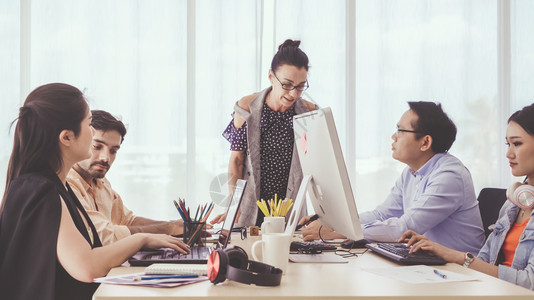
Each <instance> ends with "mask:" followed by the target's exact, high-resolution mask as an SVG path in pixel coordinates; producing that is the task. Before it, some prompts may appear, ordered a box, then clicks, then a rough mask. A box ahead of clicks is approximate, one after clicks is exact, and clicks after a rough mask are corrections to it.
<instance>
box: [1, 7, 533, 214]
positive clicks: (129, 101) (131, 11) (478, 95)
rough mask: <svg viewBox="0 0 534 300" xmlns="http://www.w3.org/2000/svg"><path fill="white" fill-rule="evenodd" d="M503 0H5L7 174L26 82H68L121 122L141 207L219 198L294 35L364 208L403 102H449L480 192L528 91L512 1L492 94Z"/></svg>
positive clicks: (312, 95)
mask: <svg viewBox="0 0 534 300" xmlns="http://www.w3.org/2000/svg"><path fill="white" fill-rule="evenodd" d="M499 3H500V2H499V0H490V1H488V0H472V1H464V0H452V1H442V0H430V1H426V0H382V1H364V0H361V1H360V0H356V1H355V2H350V0H348V1H344V0H333V1H320V0H306V1H305V0H291V1H276V0H263V1H260V0H257V1H250V0H230V1H217V0H197V1H194V0H150V1H148V0H137V1H131V0H121V1H107V0H80V1H68V0H49V1H27V0H24V1H18V0H4V1H3V2H2V5H1V6H0V38H1V40H2V43H1V44H0V65H1V66H2V68H1V69H0V90H1V91H2V99H1V101H2V102H1V103H2V109H1V110H0V142H1V143H2V146H3V147H1V148H0V179H1V180H2V182H4V180H5V173H6V168H7V160H8V158H9V154H10V151H11V145H12V135H10V134H9V125H10V122H11V121H12V120H13V119H14V118H15V117H16V116H17V113H18V106H19V105H20V104H21V102H22V101H23V99H24V98H25V96H26V94H27V92H29V90H31V89H34V88H35V87H37V86H39V85H41V84H44V83H49V82H66V83H70V84H72V85H75V86H77V87H78V88H80V89H82V90H84V92H85V93H86V95H87V96H88V98H89V101H90V105H91V108H92V109H104V110H107V111H109V112H111V113H112V114H115V115H119V116H121V117H122V120H123V121H124V122H125V123H126V124H127V126H128V134H127V135H126V139H125V141H124V144H123V147H122V148H121V150H120V151H119V155H118V157H117V160H116V161H115V164H114V165H113V167H112V168H111V171H110V172H109V174H108V178H109V179H110V181H111V183H112V185H113V187H114V188H115V189H116V190H117V191H118V192H119V193H120V194H121V196H122V197H123V200H124V201H125V203H126V205H127V206H128V207H129V208H131V209H133V210H134V211H135V212H136V213H138V214H139V215H142V216H146V217H151V218H157V219H174V218H177V216H178V215H177V212H176V211H175V209H174V207H173V206H172V202H171V201H172V200H173V199H177V198H178V197H182V198H183V197H185V198H186V199H187V200H188V202H189V203H190V205H191V207H194V206H196V205H197V204H203V203H206V202H208V201H211V199H212V196H214V195H215V194H218V193H222V194H224V193H225V192H226V187H225V186H224V185H223V186H222V187H221V186H219V182H218V181H217V179H218V178H223V177H224V174H225V173H226V170H227V163H228V158H229V150H228V149H229V145H228V143H227V142H226V140H224V138H223V137H222V136H221V132H222V131H223V130H224V128H225V126H226V125H227V124H228V122H229V121H230V120H231V113H232V111H233V109H232V108H233V105H234V103H235V102H236V101H237V100H238V99H239V98H240V97H242V96H245V95H248V94H250V93H253V92H256V91H259V90H261V89H263V88H265V87H267V84H268V81H267V72H268V69H269V65H270V60H271V58H272V55H273V54H274V52H275V51H276V48H277V46H278V45H279V44H280V43H282V42H283V41H284V40H285V39H287V38H291V39H299V40H302V44H301V48H302V49H303V50H304V51H305V52H306V53H307V54H308V56H309V58H310V66H311V68H310V72H309V82H310V88H309V89H308V90H307V91H306V94H305V97H306V98H308V99H309V100H312V101H314V102H316V103H317V104H319V105H320V106H322V107H325V106H330V107H332V110H333V112H334V117H335V120H336V125H337V129H338V133H339V136H340V140H341V143H342V147H343V149H344V155H345V160H346V161H347V162H353V163H350V164H348V165H347V168H348V169H349V173H350V174H351V176H352V178H351V181H352V185H353V190H354V193H355V197H356V203H357V205H358V208H359V210H360V211H363V210H367V209H372V208H373V207H374V206H376V205H377V204H378V203H380V202H381V201H383V199H384V197H385V196H386V195H387V193H388V192H389V189H390V188H391V186H393V184H394V180H395V179H396V178H397V177H398V175H399V174H400V171H401V170H402V168H403V167H404V166H403V164H401V163H399V162H397V161H395V160H393V159H392V158H391V142H392V140H391V135H392V134H393V132H394V129H395V125H396V123H397V121H398V119H399V118H400V116H401V114H402V112H403V111H405V110H407V109H408V105H407V104H406V102H407V101H419V100H428V101H438V102H441V103H442V105H443V107H444V109H445V111H446V112H448V113H449V115H450V117H451V118H452V119H453V120H454V121H455V122H456V125H457V127H458V136H457V140H456V142H455V144H454V145H453V147H452V149H451V153H452V154H454V155H456V156H457V157H459V158H460V159H461V160H462V161H463V162H464V163H465V165H466V166H467V167H468V168H469V169H470V171H471V173H472V175H473V179H474V182H475V186H476V189H477V192H478V191H479V190H480V189H481V188H483V187H486V186H494V187H504V186H505V185H507V184H508V183H509V181H510V180H511V176H510V175H509V173H510V172H509V170H508V169H506V168H503V167H502V164H501V163H500V162H502V160H505V158H504V156H503V155H501V154H502V153H503V150H504V136H501V135H500V132H501V131H502V128H504V127H505V126H506V124H505V120H503V118H502V117H501V116H500V114H499V109H500V108H501V107H503V106H505V107H507V108H508V109H509V110H510V111H512V112H513V111H515V110H517V109H519V108H520V107H522V106H524V105H527V104H529V103H531V102H532V101H533V99H534V98H533V97H532V94H533V93H534V90H533V89H534V88H533V87H532V85H531V84H529V83H530V82H532V80H529V79H532V77H533V76H534V75H532V71H531V70H532V69H533V68H532V66H533V64H534V54H532V51H531V49H532V46H533V45H534V38H533V36H534V35H533V31H534V26H533V25H532V22H530V18H531V16H532V15H533V13H534V3H533V2H531V1H526V0H516V1H511V6H510V7H511V10H510V11H511V12H510V15H509V16H508V17H509V18H510V20H511V34H510V36H508V38H509V39H510V46H511V54H512V55H511V72H510V74H508V76H509V79H510V80H511V97H510V98H509V99H502V98H500V97H499V96H498V91H497V89H498V86H499V84H500V82H499V76H498V75H499V74H498V67H497V65H498V61H499V55H500V52H499V42H500V40H499V39H498V31H499V26H500V25H499V23H498V15H499V13H500V8H499V7H500V6H499ZM193 4H194V9H193V10H192V11H193V12H194V15H191V14H190V15H188V5H193ZM191 8H192V7H191V6H190V7H189V9H190V10H189V11H191ZM351 8H354V9H353V10H351ZM21 12H22V13H21ZM24 12H29V13H24ZM347 18H350V19H347ZM188 20H190V21H191V20H192V21H193V24H194V26H188ZM21 24H22V25H21ZM190 24H191V23H190ZM24 26H29V30H23V29H24V28H25V27H24ZM350 26H354V27H350ZM351 32H355V34H354V35H351V34H350V33H351ZM188 43H189V44H188ZM191 43H192V44H191ZM351 43H354V44H355V51H354V53H353V52H350V50H349V49H350V47H348V45H349V44H351ZM21 45H22V46H21ZM188 49H193V51H194V53H193V54H194V55H192V53H188ZM188 57H194V60H192V61H189V60H188ZM25 58H29V59H25ZM351 59H352V60H351ZM349 61H354V63H349ZM188 70H189V71H191V70H192V71H194V74H195V76H194V78H188V76H187V74H188ZM351 72H353V74H355V79H354V80H352V79H350V78H352V77H349V76H348V75H347V74H350V73H351ZM25 86H27V87H28V88H27V89H28V90H24V87H25ZM350 88H354V90H355V97H354V98H351V99H349V98H348V95H347V89H350ZM188 91H189V93H188ZM191 91H194V93H191ZM188 95H194V98H191V97H190V99H188ZM351 107H353V108H355V109H353V110H352V109H350V108H351ZM188 111H189V112H192V113H191V114H188V113H187V112H188ZM350 124H354V125H350ZM348 144H354V145H355V147H354V149H349V148H347V145H348ZM192 146H194V147H192ZM188 149H194V150H193V151H191V150H188ZM191 152H193V153H191ZM501 174H504V176H503V175H501ZM221 176H222V177H221ZM500 176H501V177H504V178H505V180H502V179H499V178H501V177H500ZM223 181H224V180H223ZM223 184H224V182H223ZM3 188H4V186H3V184H2V185H0V192H2V193H3ZM218 189H219V190H220V191H219V190H218ZM210 191H211V192H212V193H210Z"/></svg>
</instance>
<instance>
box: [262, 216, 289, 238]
mask: <svg viewBox="0 0 534 300" xmlns="http://www.w3.org/2000/svg"><path fill="white" fill-rule="evenodd" d="M285 230H286V218H285V217H265V218H264V219H263V223H261V234H264V233H282V232H284V231H285Z"/></svg>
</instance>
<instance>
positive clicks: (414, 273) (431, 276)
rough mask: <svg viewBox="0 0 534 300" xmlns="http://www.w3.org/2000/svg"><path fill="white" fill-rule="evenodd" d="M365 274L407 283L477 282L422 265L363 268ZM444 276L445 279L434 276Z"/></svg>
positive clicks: (473, 278)
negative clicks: (368, 273)
mask: <svg viewBox="0 0 534 300" xmlns="http://www.w3.org/2000/svg"><path fill="white" fill-rule="evenodd" d="M362 270H364V271H366V272H370V273H374V274H378V275H381V276H385V277H389V278H394V279H398V280H402V281H404V282H407V283H438V282H455V281H472V280H478V279H477V278H475V277H473V276H468V275H465V274H460V273H455V272H451V271H446V270H441V269H438V268H433V267H429V266H424V265H416V266H402V267H388V268H364V269H362ZM434 270H437V271H438V272H439V273H440V274H444V275H446V278H443V277H442V276H440V275H438V274H436V273H435V272H434Z"/></svg>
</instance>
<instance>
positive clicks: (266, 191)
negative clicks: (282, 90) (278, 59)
mask: <svg viewBox="0 0 534 300" xmlns="http://www.w3.org/2000/svg"><path fill="white" fill-rule="evenodd" d="M294 115H295V107H294V106H293V107H291V109H289V110H288V111H286V112H277V111H273V110H272V109H270V108H269V106H268V105H267V104H266V103H264V104H263V111H262V116H261V120H260V130H261V138H260V160H261V161H260V167H261V174H260V176H261V183H260V198H261V199H264V200H269V199H274V195H275V194H277V197H278V198H282V199H283V198H285V194H286V191H287V181H288V180H289V170H290V167H291V158H292V155H293V143H294V134H293V116H294ZM246 130H247V123H246V122H245V123H244V124H243V126H241V128H238V129H235V128H234V120H232V121H231V122H230V124H229V125H228V127H227V128H226V130H225V131H224V132H223V136H224V137H225V138H226V139H227V140H228V141H229V142H230V150H232V151H246V149H247V135H246ZM262 222H263V213H261V211H259V212H258V219H257V220H256V225H260V224H261V223H262Z"/></svg>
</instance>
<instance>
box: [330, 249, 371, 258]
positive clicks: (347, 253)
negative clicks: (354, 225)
mask: <svg viewBox="0 0 534 300" xmlns="http://www.w3.org/2000/svg"><path fill="white" fill-rule="evenodd" d="M350 250H352V249H349V250H344V249H338V250H336V252H334V253H335V254H336V255H339V256H341V257H343V258H348V257H353V256H355V257H359V256H360V255H363V254H364V253H365V252H367V250H369V249H364V250H363V252H361V253H357V252H351V251H350Z"/></svg>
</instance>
